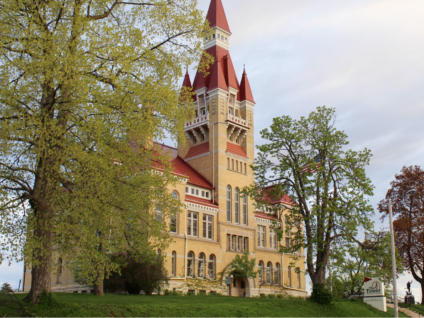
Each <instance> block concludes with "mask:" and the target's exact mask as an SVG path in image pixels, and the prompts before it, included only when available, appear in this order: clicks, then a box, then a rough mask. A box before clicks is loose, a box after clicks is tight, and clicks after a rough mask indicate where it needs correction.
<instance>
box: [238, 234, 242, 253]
mask: <svg viewBox="0 0 424 318" xmlns="http://www.w3.org/2000/svg"><path fill="white" fill-rule="evenodd" d="M237 251H239V252H243V238H242V237H241V236H239V237H238V242H237Z"/></svg>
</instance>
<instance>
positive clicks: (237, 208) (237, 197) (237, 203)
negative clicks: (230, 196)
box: [234, 188, 240, 223]
mask: <svg viewBox="0 0 424 318" xmlns="http://www.w3.org/2000/svg"><path fill="white" fill-rule="evenodd" d="M234 201H235V216H236V223H240V189H239V188H236V192H235V200H234Z"/></svg>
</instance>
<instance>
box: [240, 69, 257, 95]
mask: <svg viewBox="0 0 424 318" xmlns="http://www.w3.org/2000/svg"><path fill="white" fill-rule="evenodd" d="M238 100H239V101H241V102H242V101H245V100H247V101H249V102H252V103H255V100H254V99H253V94H252V89H251V88H250V84H249V80H248V78H247V74H246V70H244V71H243V76H242V78H241V83H240V91H239V94H238Z"/></svg>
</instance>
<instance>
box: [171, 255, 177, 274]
mask: <svg viewBox="0 0 424 318" xmlns="http://www.w3.org/2000/svg"><path fill="white" fill-rule="evenodd" d="M171 274H172V276H174V277H175V276H177V252H175V251H173V252H172V273H171Z"/></svg>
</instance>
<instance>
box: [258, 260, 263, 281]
mask: <svg viewBox="0 0 424 318" xmlns="http://www.w3.org/2000/svg"><path fill="white" fill-rule="evenodd" d="M263 283H264V262H262V261H260V262H259V284H260V285H262V284H263Z"/></svg>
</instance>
